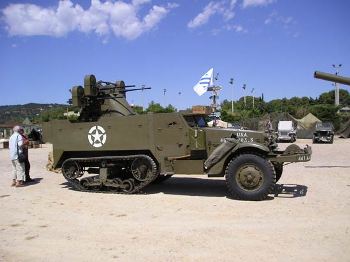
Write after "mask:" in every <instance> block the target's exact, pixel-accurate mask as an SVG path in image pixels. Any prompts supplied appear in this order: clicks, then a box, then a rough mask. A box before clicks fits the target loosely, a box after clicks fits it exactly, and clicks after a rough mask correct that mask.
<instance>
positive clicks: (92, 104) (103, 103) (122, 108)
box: [72, 75, 151, 121]
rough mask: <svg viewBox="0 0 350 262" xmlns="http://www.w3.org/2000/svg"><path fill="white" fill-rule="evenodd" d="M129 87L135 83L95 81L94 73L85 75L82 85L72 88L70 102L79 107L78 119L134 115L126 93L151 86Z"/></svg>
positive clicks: (88, 119) (92, 119)
mask: <svg viewBox="0 0 350 262" xmlns="http://www.w3.org/2000/svg"><path fill="white" fill-rule="evenodd" d="M130 87H135V85H125V83H124V81H117V82H115V83H112V82H107V81H98V82H96V78H95V76H94V75H87V76H85V78H84V87H82V86H74V87H73V88H72V104H73V106H75V107H80V116H79V121H97V120H98V119H99V118H100V117H101V116H103V115H119V116H127V115H134V114H135V112H134V111H133V109H132V108H131V106H130V105H129V103H128V101H127V100H126V93H127V92H131V91H136V90H145V89H151V88H150V87H142V88H132V89H128V88H130Z"/></svg>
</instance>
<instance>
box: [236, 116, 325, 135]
mask: <svg viewBox="0 0 350 262" xmlns="http://www.w3.org/2000/svg"><path fill="white" fill-rule="evenodd" d="M269 120H270V121H271V124H272V128H273V130H276V131H277V126H278V122H279V121H293V124H294V126H295V127H296V129H297V138H312V136H313V133H314V131H315V126H316V123H317V122H321V120H319V119H318V118H317V117H316V116H314V115H313V114H311V113H309V114H307V115H306V116H305V117H303V118H302V119H297V118H294V117H293V116H291V115H290V114H288V113H271V114H266V115H264V116H262V117H260V118H249V119H245V120H242V121H241V122H240V124H241V125H242V126H244V127H247V128H248V129H251V130H261V131H263V130H265V129H266V123H267V122H268V121H269Z"/></svg>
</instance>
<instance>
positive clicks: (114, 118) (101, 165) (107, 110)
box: [43, 75, 311, 200]
mask: <svg viewBox="0 0 350 262" xmlns="http://www.w3.org/2000/svg"><path fill="white" fill-rule="evenodd" d="M133 87H134V86H126V85H125V83H124V82H123V81H118V82H115V83H111V82H103V81H98V82H96V79H95V76H93V75H88V76H86V77H85V79H84V86H83V87H82V86H75V87H73V88H72V90H71V92H72V104H73V106H75V107H79V108H80V115H79V118H78V119H77V120H75V121H68V120H53V121H50V122H47V123H45V125H44V131H43V133H44V140H45V141H46V142H51V143H52V144H53V167H54V168H61V170H62V174H63V176H64V177H65V178H66V180H67V181H68V182H69V184H70V185H71V186H72V187H73V188H75V189H77V190H81V191H104V192H114V193H128V194H131V193H136V192H139V191H140V190H142V189H143V188H145V187H146V186H147V185H149V184H151V183H152V182H154V181H155V180H157V179H158V180H161V179H164V178H167V177H169V176H171V175H174V174H203V175H207V176H208V177H220V176H225V178H226V181H227V187H228V192H229V195H230V196H231V197H233V198H236V199H244V200H263V199H265V198H266V197H267V195H268V194H269V193H271V192H272V191H273V188H274V185H275V183H276V181H277V180H278V179H279V178H280V177H281V175H282V171H283V164H285V163H287V162H305V161H309V160H310V158H311V147H309V146H306V147H305V148H303V149H301V148H300V147H298V146H297V145H294V144H293V145H290V146H289V147H287V149H286V150H284V151H282V150H279V149H278V147H277V144H276V142H275V141H276V140H275V139H276V138H275V137H274V135H273V134H272V133H263V132H257V131H249V130H234V129H223V128H209V127H207V125H206V121H205V116H204V115H200V114H181V113H177V112H175V113H159V114H153V113H148V114H142V115H138V114H136V113H135V112H134V111H133V109H132V107H131V106H130V105H129V103H128V102H127V100H126V95H127V92H129V91H134V90H138V89H137V88H133Z"/></svg>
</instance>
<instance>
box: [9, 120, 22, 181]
mask: <svg viewBox="0 0 350 262" xmlns="http://www.w3.org/2000/svg"><path fill="white" fill-rule="evenodd" d="M21 129H23V128H22V127H20V126H15V127H14V128H13V134H12V136H11V137H10V141H9V147H10V159H11V161H12V166H13V180H12V184H11V186H15V187H21V186H23V181H24V180H25V173H24V162H20V161H19V155H20V154H22V153H23V149H22V146H23V142H24V141H23V137H22V136H21V134H20V133H19V132H20V130H21Z"/></svg>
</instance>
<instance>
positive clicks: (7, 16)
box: [1, 0, 178, 40]
mask: <svg viewBox="0 0 350 262" xmlns="http://www.w3.org/2000/svg"><path fill="white" fill-rule="evenodd" d="M150 2H151V1H150V0H133V1H131V3H126V2H124V1H112V0H107V1H105V2H101V1H100V0H91V5H90V7H89V8H88V9H86V10H85V9H83V8H82V7H81V6H80V5H79V4H73V3H72V1H71V0H65V1H64V0H60V1H59V2H58V6H57V7H41V6H38V5H34V4H9V5H8V6H7V7H5V8H4V9H2V10H1V13H2V19H3V21H4V22H5V27H6V30H7V32H8V33H9V35H11V36H15V35H20V36H34V35H46V36H54V37H62V36H65V35H67V34H68V33H70V32H73V31H79V32H84V33H91V32H93V33H96V34H98V35H100V36H104V37H107V36H108V35H109V34H111V33H113V34H114V35H115V36H117V37H122V38H126V39H128V40H132V39H136V38H138V37H139V36H141V35H142V34H144V33H146V32H148V31H150V30H152V29H153V28H155V27H156V26H157V25H158V24H159V23H160V21H161V20H162V19H164V18H165V17H166V15H167V14H168V13H169V12H170V10H171V9H173V8H176V7H177V6H178V5H177V4H172V3H168V4H167V5H163V6H159V5H153V6H152V7H151V8H150V9H148V12H147V13H146V14H145V15H144V16H143V17H140V14H139V13H140V9H141V8H143V7H144V6H145V5H146V4H149V3H150Z"/></svg>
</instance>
